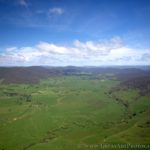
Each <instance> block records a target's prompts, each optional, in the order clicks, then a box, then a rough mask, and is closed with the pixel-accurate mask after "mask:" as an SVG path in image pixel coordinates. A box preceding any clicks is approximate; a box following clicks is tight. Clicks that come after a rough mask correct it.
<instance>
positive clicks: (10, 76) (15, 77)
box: [0, 66, 150, 84]
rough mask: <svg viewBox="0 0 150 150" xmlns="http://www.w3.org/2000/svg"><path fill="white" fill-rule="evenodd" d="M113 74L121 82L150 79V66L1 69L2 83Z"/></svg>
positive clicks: (34, 81)
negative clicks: (63, 76)
mask: <svg viewBox="0 0 150 150" xmlns="http://www.w3.org/2000/svg"><path fill="white" fill-rule="evenodd" d="M105 73H113V74H114V75H116V77H117V78H118V79H119V80H130V79H135V78H139V77H142V78H144V77H146V78H147V77H150V66H140V67H139V66H117V67H116V66H107V67H90V66H89V67H75V66H67V67H49V66H31V67H0V80H1V83H28V84H34V83H38V82H39V81H40V79H46V78H48V77H51V76H62V75H80V74H105Z"/></svg>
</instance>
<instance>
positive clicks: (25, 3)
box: [18, 0, 28, 7]
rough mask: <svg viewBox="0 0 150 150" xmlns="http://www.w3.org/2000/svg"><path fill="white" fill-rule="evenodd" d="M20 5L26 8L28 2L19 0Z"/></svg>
mask: <svg viewBox="0 0 150 150" xmlns="http://www.w3.org/2000/svg"><path fill="white" fill-rule="evenodd" d="M18 4H19V5H21V6H24V7H27V6H28V3H27V1H26V0H18Z"/></svg>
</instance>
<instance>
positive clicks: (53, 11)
mask: <svg viewBox="0 0 150 150" xmlns="http://www.w3.org/2000/svg"><path fill="white" fill-rule="evenodd" d="M49 13H50V14H55V15H62V14H63V13H64V10H63V9H62V8H59V7H54V8H50V9H49Z"/></svg>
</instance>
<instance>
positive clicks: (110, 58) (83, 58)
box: [0, 37, 150, 66]
mask: <svg viewBox="0 0 150 150" xmlns="http://www.w3.org/2000/svg"><path fill="white" fill-rule="evenodd" d="M0 64H1V65H81V66H82V65H149V64H150V50H145V49H141V50H137V49H134V48H131V47H128V46H127V45H125V44H124V43H123V41H122V40H121V39H120V38H119V37H114V38H112V39H110V40H106V41H86V42H81V41H79V40H75V41H74V42H73V44H72V46H64V45H58V44H53V43H48V42H39V43H38V44H36V45H35V46H32V47H20V48H18V47H9V48H6V49H5V50H4V52H3V53H1V54H0Z"/></svg>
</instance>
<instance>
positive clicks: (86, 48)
mask: <svg viewBox="0 0 150 150" xmlns="http://www.w3.org/2000/svg"><path fill="white" fill-rule="evenodd" d="M149 39H150V1H149V0H0V65H1V66H6V65H7V66H10V65H14V66H18V65H25V66H26V65H51V66H57V65H98V66H99V65H150V42H149V41H150V40H149Z"/></svg>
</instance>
